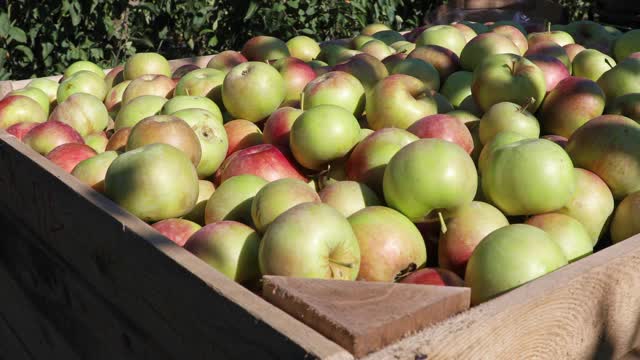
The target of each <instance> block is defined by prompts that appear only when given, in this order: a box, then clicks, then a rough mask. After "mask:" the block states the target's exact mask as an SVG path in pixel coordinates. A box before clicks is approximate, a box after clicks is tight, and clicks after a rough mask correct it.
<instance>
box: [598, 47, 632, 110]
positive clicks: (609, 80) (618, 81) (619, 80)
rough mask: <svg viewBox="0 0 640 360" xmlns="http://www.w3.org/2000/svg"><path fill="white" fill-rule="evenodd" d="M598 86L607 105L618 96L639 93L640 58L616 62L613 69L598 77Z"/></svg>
mask: <svg viewBox="0 0 640 360" xmlns="http://www.w3.org/2000/svg"><path fill="white" fill-rule="evenodd" d="M598 85H599V86H600V88H602V91H604V93H605V95H606V96H607V104H610V103H612V102H613V101H614V100H615V99H616V98H617V97H618V96H622V95H626V94H632V93H640V58H628V59H625V60H622V61H620V62H618V65H616V66H615V67H614V68H613V69H611V70H609V71H607V72H605V73H604V74H602V76H600V78H599V79H598Z"/></svg>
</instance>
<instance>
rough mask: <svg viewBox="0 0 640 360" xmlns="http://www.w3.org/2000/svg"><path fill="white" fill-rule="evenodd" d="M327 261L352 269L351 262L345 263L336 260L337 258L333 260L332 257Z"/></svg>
mask: <svg viewBox="0 0 640 360" xmlns="http://www.w3.org/2000/svg"><path fill="white" fill-rule="evenodd" d="M329 262H330V263H333V264H336V265H340V266H344V267H346V268H349V269H353V263H346V262H342V261H337V260H333V259H329Z"/></svg>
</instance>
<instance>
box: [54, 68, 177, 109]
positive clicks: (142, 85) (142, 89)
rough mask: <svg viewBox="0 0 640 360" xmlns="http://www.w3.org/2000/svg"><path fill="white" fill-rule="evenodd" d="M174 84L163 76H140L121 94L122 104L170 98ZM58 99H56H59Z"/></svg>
mask: <svg viewBox="0 0 640 360" xmlns="http://www.w3.org/2000/svg"><path fill="white" fill-rule="evenodd" d="M175 87H176V83H175V81H173V79H171V78H169V77H167V76H164V75H151V74H148V75H142V76H140V77H138V78H135V79H134V80H132V81H131V82H130V83H129V85H128V86H127V88H126V89H125V90H124V92H123V93H122V104H123V105H126V104H127V103H128V102H130V101H131V100H133V99H135V98H137V97H139V96H144V95H155V96H162V97H165V98H170V97H171V96H173V92H174V90H175ZM59 98H60V97H58V99H59Z"/></svg>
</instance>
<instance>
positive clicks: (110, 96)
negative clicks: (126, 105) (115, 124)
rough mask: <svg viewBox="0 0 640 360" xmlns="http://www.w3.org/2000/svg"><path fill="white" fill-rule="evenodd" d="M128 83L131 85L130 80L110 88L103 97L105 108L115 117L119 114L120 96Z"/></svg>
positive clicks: (120, 106)
mask: <svg viewBox="0 0 640 360" xmlns="http://www.w3.org/2000/svg"><path fill="white" fill-rule="evenodd" d="M129 83H131V80H125V81H122V82H121V83H119V84H117V85H115V86H114V87H112V88H111V89H110V90H109V92H108V93H107V96H105V98H104V105H105V106H106V107H107V111H108V112H109V114H114V115H115V116H117V114H118V112H120V109H121V108H122V95H123V94H124V91H125V90H126V89H127V86H129Z"/></svg>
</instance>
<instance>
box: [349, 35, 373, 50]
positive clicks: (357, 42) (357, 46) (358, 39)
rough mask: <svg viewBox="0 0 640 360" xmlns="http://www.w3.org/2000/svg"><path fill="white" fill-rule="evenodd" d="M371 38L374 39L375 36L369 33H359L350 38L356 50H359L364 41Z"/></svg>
mask: <svg viewBox="0 0 640 360" xmlns="http://www.w3.org/2000/svg"><path fill="white" fill-rule="evenodd" d="M372 40H376V38H374V37H373V36H369V35H364V34H359V35H356V36H355V37H354V38H353V39H351V46H352V47H353V48H354V49H356V50H360V49H361V48H362V47H363V46H364V45H365V44H366V43H368V42H369V41H372Z"/></svg>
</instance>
